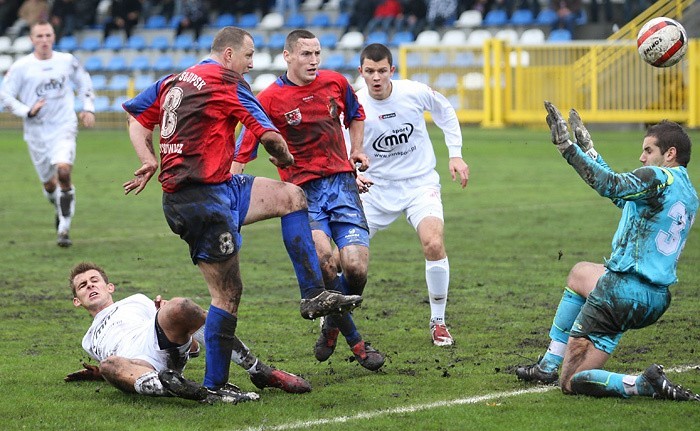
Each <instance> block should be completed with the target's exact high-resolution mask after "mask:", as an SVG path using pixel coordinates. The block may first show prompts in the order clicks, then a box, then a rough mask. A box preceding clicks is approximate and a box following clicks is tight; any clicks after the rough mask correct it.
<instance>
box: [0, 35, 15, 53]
mask: <svg viewBox="0 0 700 431" xmlns="http://www.w3.org/2000/svg"><path fill="white" fill-rule="evenodd" d="M10 48H12V39H11V38H10V36H0V52H10Z"/></svg>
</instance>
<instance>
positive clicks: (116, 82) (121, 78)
mask: <svg viewBox="0 0 700 431" xmlns="http://www.w3.org/2000/svg"><path fill="white" fill-rule="evenodd" d="M130 80H131V78H129V76H128V75H124V74H121V73H118V74H116V75H112V77H111V78H110V79H109V82H108V83H107V90H109V91H116V92H126V90H127V89H128V88H129V81H130Z"/></svg>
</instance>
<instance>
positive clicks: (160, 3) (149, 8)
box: [141, 0, 181, 22]
mask: <svg viewBox="0 0 700 431" xmlns="http://www.w3.org/2000/svg"><path fill="white" fill-rule="evenodd" d="M179 3H181V1H180V0H143V9H142V10H141V15H142V16H143V19H144V20H147V19H148V18H149V17H151V16H153V15H161V16H164V17H165V19H167V20H168V22H170V20H171V19H172V18H173V16H175V9H176V7H177V6H178V4H179Z"/></svg>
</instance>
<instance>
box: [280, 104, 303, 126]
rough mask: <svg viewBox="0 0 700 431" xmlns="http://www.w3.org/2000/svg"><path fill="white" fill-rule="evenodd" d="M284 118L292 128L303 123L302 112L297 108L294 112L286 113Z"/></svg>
mask: <svg viewBox="0 0 700 431" xmlns="http://www.w3.org/2000/svg"><path fill="white" fill-rule="evenodd" d="M284 118H285V119H286V120H287V124H289V125H290V126H298V125H299V123H301V111H300V110H299V108H297V109H295V110H293V111H289V112H286V113H285V114H284Z"/></svg>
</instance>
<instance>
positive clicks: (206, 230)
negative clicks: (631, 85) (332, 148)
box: [124, 27, 362, 391]
mask: <svg viewBox="0 0 700 431" xmlns="http://www.w3.org/2000/svg"><path fill="white" fill-rule="evenodd" d="M254 51H255V47H254V45H253V38H252V37H251V35H250V34H249V33H248V32H246V31H244V30H241V29H239V28H235V27H226V28H223V29H222V30H220V31H219V32H218V33H217V35H216V36H215V38H214V41H213V43H212V48H211V53H210V58H208V59H206V60H204V61H202V62H200V63H199V64H196V65H194V66H192V67H190V68H188V69H186V70H185V71H183V72H181V73H178V74H174V75H170V76H167V77H165V78H162V79H160V80H158V81H157V82H155V83H154V84H153V85H151V86H150V87H149V88H147V89H146V90H144V91H143V92H142V93H141V94H139V95H137V96H136V97H135V98H133V99H131V100H129V101H127V102H126V103H124V109H125V110H126V111H127V112H128V113H129V114H130V117H129V136H130V138H131V141H132V144H133V145H134V149H135V150H136V153H137V155H138V156H139V159H140V160H141V163H142V166H141V167H140V168H139V169H138V170H136V172H135V173H134V178H133V179H132V180H130V181H127V182H126V183H124V190H125V192H126V193H127V194H128V193H129V192H131V191H135V194H138V193H139V192H140V191H141V190H143V188H144V187H145V186H146V184H147V182H148V181H149V180H150V178H151V177H152V176H153V174H154V173H155V171H156V169H157V165H158V162H157V160H156V156H155V151H154V148H153V142H152V135H153V129H154V128H155V126H159V127H160V146H159V149H160V155H161V173H160V176H159V180H160V182H161V183H162V187H163V212H164V213H165V218H166V220H167V221H168V224H169V226H170V228H171V230H172V231H173V232H174V233H176V234H178V235H180V237H181V238H182V239H183V240H185V241H186V242H187V243H188V244H189V247H190V256H191V258H192V261H193V262H194V263H195V264H196V265H197V266H198V267H199V269H200V271H201V272H202V274H203V276H204V279H205V280H206V282H207V285H208V287H209V292H210V294H211V297H212V302H211V306H210V308H209V313H208V314H207V318H206V323H205V331H204V332H205V334H204V337H205V340H206V345H207V356H206V372H205V376H204V386H206V387H207V388H209V389H211V390H214V391H222V390H223V391H226V390H229V391H230V390H232V389H231V387H230V386H229V385H228V384H227V382H228V373H229V365H230V360H231V350H232V348H233V347H234V346H233V344H232V343H233V340H234V337H233V335H234V334H235V330H236V325H237V312H238V304H239V302H240V297H241V293H242V289H243V287H242V282H241V278H240V270H239V259H238V252H239V250H240V247H241V235H240V228H241V226H242V225H244V224H248V223H253V222H256V221H259V220H264V219H268V218H272V217H281V221H282V236H283V240H284V243H285V246H286V247H287V250H288V253H289V256H290V258H291V260H292V263H293V266H294V270H295V272H296V275H297V279H298V281H299V288H300V290H301V294H302V301H301V313H302V316H303V317H305V318H308V319H313V318H316V317H319V316H323V315H326V314H328V313H331V312H339V311H348V310H350V309H352V308H354V307H355V306H356V305H358V304H359V303H360V302H361V300H362V298H361V297H360V296H357V295H354V296H344V295H340V294H338V293H334V292H328V291H326V290H325V289H324V287H323V286H324V285H323V277H322V275H321V270H320V265H319V263H318V257H317V255H316V253H315V250H314V243H313V239H312V236H311V229H310V228H309V222H308V211H307V204H306V199H305V197H304V193H303V191H302V190H301V189H300V188H299V187H297V186H294V185H292V184H289V183H284V182H281V181H276V180H271V179H268V178H256V177H253V176H250V175H231V173H230V168H231V163H232V162H233V153H234V147H235V128H236V125H237V124H238V123H239V122H242V123H243V124H244V125H245V126H246V128H247V130H249V131H250V133H251V134H253V135H255V137H256V139H258V140H260V141H261V142H262V143H263V145H264V146H265V149H266V150H267V151H268V152H269V153H270V154H271V155H272V157H271V161H272V162H273V163H274V164H275V165H277V166H278V167H279V168H286V167H288V166H290V165H292V163H293V162H294V158H293V157H292V155H291V154H290V153H289V151H288V149H287V145H286V143H285V141H284V139H283V138H282V136H281V135H280V134H279V132H278V131H277V129H276V128H275V126H274V125H273V124H272V123H271V122H270V120H269V118H268V117H267V116H266V115H265V113H264V111H263V110H262V107H261V106H260V104H259V103H258V102H257V100H256V99H255V97H254V96H253V94H252V92H251V90H250V87H249V86H248V84H247V83H246V82H245V80H244V79H243V74H244V73H246V72H248V71H249V70H250V69H251V68H252V67H253V61H252V58H253V53H254Z"/></svg>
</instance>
